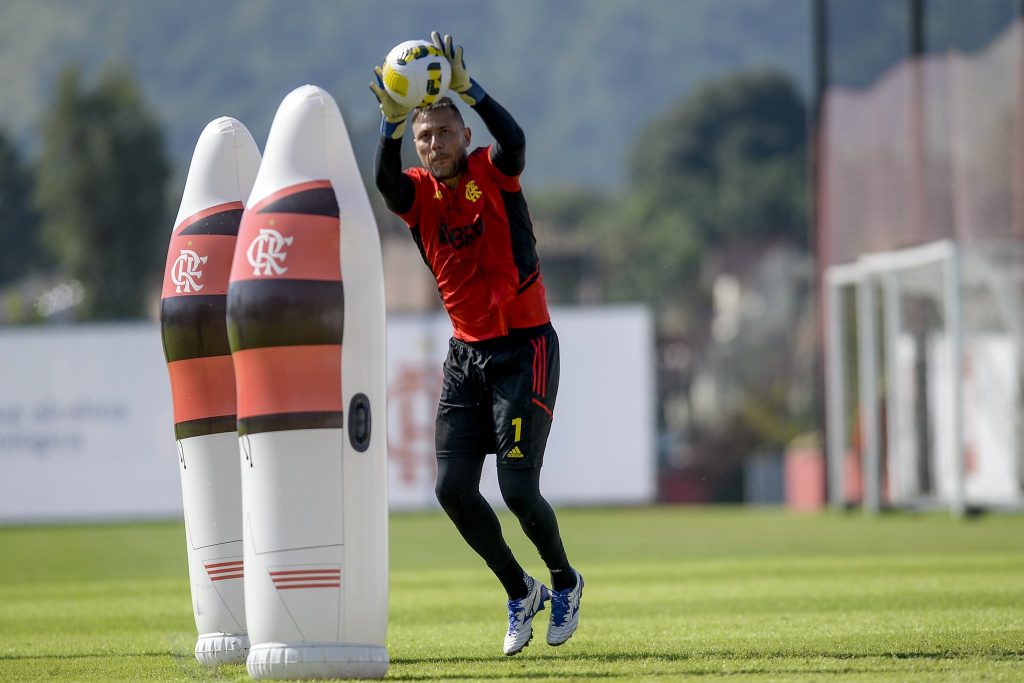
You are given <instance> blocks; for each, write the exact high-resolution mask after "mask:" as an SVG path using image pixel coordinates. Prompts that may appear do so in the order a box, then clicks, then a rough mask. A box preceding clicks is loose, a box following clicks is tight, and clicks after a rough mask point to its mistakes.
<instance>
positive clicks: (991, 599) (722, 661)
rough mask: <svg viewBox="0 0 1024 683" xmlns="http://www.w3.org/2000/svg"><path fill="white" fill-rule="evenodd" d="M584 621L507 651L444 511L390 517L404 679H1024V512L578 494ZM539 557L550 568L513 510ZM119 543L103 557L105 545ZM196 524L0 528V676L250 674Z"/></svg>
mask: <svg viewBox="0 0 1024 683" xmlns="http://www.w3.org/2000/svg"><path fill="white" fill-rule="evenodd" d="M559 521H560V523H561V526H562V530H563V535H564V537H565V540H566V545H567V548H568V550H569V552H570V556H571V557H572V559H573V561H574V562H575V563H576V564H577V565H578V566H579V568H580V569H581V570H582V571H583V572H584V574H585V575H586V578H587V589H586V593H585V598H584V613H583V618H582V621H581V627H580V630H579V632H578V633H577V635H576V636H575V637H574V638H573V639H572V640H571V641H570V642H569V643H567V644H566V645H564V646H562V647H560V648H551V647H549V646H548V645H547V644H546V643H545V642H544V630H545V628H546V620H547V616H548V612H543V613H542V614H541V616H540V618H539V619H538V628H537V632H536V634H535V637H534V641H533V643H532V644H531V645H530V647H528V648H527V649H526V650H525V651H524V652H523V653H522V654H520V655H519V656H517V657H514V658H506V657H504V656H503V655H502V654H501V640H502V637H503V635H504V629H505V626H506V613H505V611H504V599H505V598H504V595H503V593H502V592H501V590H500V588H499V587H498V585H497V582H496V581H495V580H494V579H493V577H492V576H491V575H490V573H489V572H488V571H487V570H486V568H485V567H484V566H483V563H482V562H481V561H480V560H479V559H478V558H477V557H476V556H475V555H473V554H472V552H471V551H469V549H468V548H467V547H466V546H465V544H464V543H463V542H462V540H461V538H460V537H459V536H458V534H457V533H456V532H455V530H454V528H453V527H452V526H451V523H450V522H449V521H448V520H447V519H446V518H444V517H443V516H441V515H439V514H433V513H429V514H415V515H395V516H393V517H392V520H391V526H390V541H391V543H390V547H391V601H390V622H389V630H388V649H389V653H390V656H391V659H392V665H391V669H390V672H389V676H388V677H389V678H393V679H396V680H443V679H466V680H487V681H493V680H503V679H523V678H528V679H530V680H531V681H532V680H565V679H566V678H571V679H576V680H609V679H644V680H659V679H660V680H666V681H668V680H678V679H679V678H682V677H687V676H689V677H694V678H703V677H708V676H727V677H728V678H729V679H730V680H751V681H765V680H821V679H822V678H823V677H830V678H831V677H837V678H843V679H846V680H858V681H859V680H950V679H954V680H955V679H959V680H978V679H983V678H984V679H987V680H1007V681H1010V680H1020V679H1024V517H1022V516H995V515H993V516H987V517H982V518H980V519H975V520H971V521H957V520H953V519H950V518H949V517H947V516H945V515H921V516H912V515H885V516H882V517H880V518H874V519H872V518H865V517H863V516H862V515H859V514H838V515H832V514H825V515H818V516H792V515H788V514H786V513H784V512H782V511H778V510H749V509H727V508H726V509H722V508H714V509H687V508H630V509H612V510H608V509H599V510H585V509H568V510H563V511H561V512H560V517H559ZM502 523H503V526H504V528H505V530H506V535H507V537H508V539H509V541H510V544H511V545H512V546H513V548H514V549H515V550H516V552H517V554H518V555H519V556H520V557H521V558H522V560H523V562H524V565H525V566H526V567H527V569H528V570H530V571H531V572H533V573H535V574H536V575H538V576H540V575H543V567H542V565H541V563H540V561H539V559H537V557H536V553H535V552H534V551H533V550H532V549H531V548H530V547H529V545H528V542H527V541H525V539H524V538H523V535H522V532H521V530H520V529H519V528H518V524H517V522H516V521H515V520H514V519H513V518H511V517H510V516H508V515H502ZM97 554H104V555H105V557H102V558H100V557H96V555H97ZM194 642H195V627H194V624H193V621H192V614H191V602H190V594H189V588H188V579H187V570H186V563H185V548H184V532H183V529H182V525H181V524H171V523H164V524H144V525H119V526H118V525H111V526H90V527H36V528H16V529H0V679H3V680H125V679H131V678H135V679H142V680H191V679H200V680H247V675H246V673H245V669H244V666H240V665H239V666H223V667H218V668H215V669H206V668H204V667H201V666H199V665H198V663H196V662H195V660H194V658H193V657H192V647H193V645H194Z"/></svg>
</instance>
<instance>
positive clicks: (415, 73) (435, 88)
mask: <svg viewBox="0 0 1024 683" xmlns="http://www.w3.org/2000/svg"><path fill="white" fill-rule="evenodd" d="M451 79H452V67H451V64H449V63H448V60H447V59H446V58H445V56H444V53H443V52H441V51H440V50H438V49H437V48H436V47H434V45H433V43H429V42H427V41H425V40H407V41H405V42H404V43H399V44H398V45H395V46H394V47H393V48H391V52H389V53H388V56H387V57H385V58H384V69H383V73H382V79H381V80H383V81H384V89H385V90H387V92H388V94H389V95H391V97H393V98H394V99H395V101H396V102H398V103H399V104H402V105H405V106H406V107H426V106H427V105H430V104H433V102H434V101H435V100H437V99H438V98H439V97H441V95H443V94H444V92H445V91H446V90H448V83H450V82H451Z"/></svg>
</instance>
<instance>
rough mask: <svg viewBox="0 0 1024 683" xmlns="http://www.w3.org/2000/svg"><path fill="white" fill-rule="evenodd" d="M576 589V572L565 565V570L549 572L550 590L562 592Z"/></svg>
mask: <svg viewBox="0 0 1024 683" xmlns="http://www.w3.org/2000/svg"><path fill="white" fill-rule="evenodd" d="M575 587H576V572H575V571H573V569H572V567H570V566H569V565H566V568H565V569H552V570H551V590H553V591H564V590H566V589H567V588H575Z"/></svg>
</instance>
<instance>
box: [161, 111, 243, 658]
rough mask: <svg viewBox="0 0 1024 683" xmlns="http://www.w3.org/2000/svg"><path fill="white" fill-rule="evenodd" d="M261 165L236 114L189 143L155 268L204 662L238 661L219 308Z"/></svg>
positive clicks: (227, 386)
mask: <svg viewBox="0 0 1024 683" xmlns="http://www.w3.org/2000/svg"><path fill="white" fill-rule="evenodd" d="M259 165H260V153H259V149H258V148H257V147H256V143H255V141H253V139H252V135H250V134H249V131H248V130H247V129H246V127H245V126H243V125H242V124H241V123H240V122H239V121H236V120H235V119H232V118H228V117H222V118H219V119H217V120H215V121H211V122H210V123H209V124H208V125H207V126H206V128H205V129H204V130H203V132H202V134H201V135H200V136H199V141H198V142H197V143H196V149H195V153H194V154H193V156H192V163H191V165H190V166H189V171H188V179H187V180H186V181H185V190H184V192H183V194H182V199H181V205H180V208H179V210H178V217H177V218H176V219H175V221H174V225H175V228H174V232H173V233H172V235H171V241H170V246H169V248H168V252H167V265H166V267H165V269H164V282H163V292H162V296H161V302H160V325H161V333H162V337H163V346H164V354H165V357H166V359H167V369H168V372H169V374H170V379H171V395H172V399H173V405H174V431H175V437H176V439H177V447H178V465H179V470H180V473H181V491H182V498H183V507H184V512H185V536H186V542H187V548H188V567H189V579H190V583H191V586H192V605H193V611H194V613H195V620H196V627H197V628H198V630H199V639H198V640H197V642H196V648H195V653H196V659H198V660H199V661H200V662H202V663H203V664H208V665H214V664H222V663H226V662H241V661H245V657H246V654H247V652H248V649H249V640H248V637H247V635H246V625H245V596H244V591H243V579H242V577H243V570H242V514H241V506H242V489H241V479H240V477H239V470H238V450H237V445H236V443H237V441H236V440H237V434H236V426H235V375H234V368H233V365H232V359H231V349H230V346H229V344H228V335H227V328H226V323H225V317H224V316H225V310H226V305H227V290H228V276H229V274H230V272H231V260H232V257H233V254H234V250H235V240H236V236H237V234H238V227H239V222H240V220H241V218H242V211H243V208H244V204H243V202H244V201H245V199H246V198H247V197H248V196H249V193H250V192H251V190H252V186H253V183H254V182H255V180H256V173H257V170H258V169H259Z"/></svg>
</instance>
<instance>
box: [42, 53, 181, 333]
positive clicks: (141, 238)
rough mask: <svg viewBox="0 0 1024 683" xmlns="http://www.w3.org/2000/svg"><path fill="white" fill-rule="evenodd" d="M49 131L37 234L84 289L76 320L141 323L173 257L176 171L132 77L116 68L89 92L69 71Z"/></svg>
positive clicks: (45, 136) (50, 117)
mask: <svg viewBox="0 0 1024 683" xmlns="http://www.w3.org/2000/svg"><path fill="white" fill-rule="evenodd" d="M42 130H43V140H44V143H43V148H42V153H41V156H40V159H39V168H38V171H37V182H36V188H35V200H36V205H37V206H38V208H39V212H40V220H41V222H40V231H39V236H40V238H41V239H42V242H43V245H44V246H45V248H46V249H47V251H48V252H49V254H50V255H51V256H52V258H53V260H54V262H55V263H56V264H57V265H58V266H59V268H60V269H61V271H62V272H63V273H64V274H65V275H66V276H67V277H68V278H70V279H71V282H72V283H77V284H76V285H74V286H76V287H80V288H81V290H80V291H81V302H80V309H79V313H78V315H79V316H80V317H81V318H83V319H92V320H112V319H119V318H139V317H141V316H143V315H144V314H145V313H146V312H147V311H146V307H147V304H151V303H152V296H153V292H154V290H155V288H156V286H157V283H158V282H159V281H160V274H161V268H160V266H161V264H162V263H163V257H164V255H165V254H166V242H167V230H166V224H167V223H168V222H169V221H170V220H171V218H170V214H169V211H168V201H167V198H168V197H167V178H168V175H169V172H170V164H169V162H168V160H167V156H166V152H165V151H164V146H163V134H162V132H161V130H160V128H159V126H158V125H157V123H156V121H155V120H154V118H153V116H152V114H151V113H150V112H149V111H148V108H147V107H146V105H145V103H144V102H143V98H142V94H141V92H140V91H139V88H138V86H137V85H136V83H135V79H134V78H133V77H132V75H131V74H130V73H129V72H127V71H126V70H123V69H121V68H118V67H112V68H110V69H108V70H106V71H104V72H103V73H102V74H101V75H100V77H99V79H98V81H97V82H96V84H95V85H94V86H93V87H91V88H90V87H89V86H88V85H87V84H86V83H83V79H82V75H81V73H80V72H79V71H78V70H77V69H75V68H69V69H68V70H67V71H65V72H64V74H63V75H62V77H61V79H60V82H59V84H58V86H57V94H56V97H55V101H54V104H53V108H52V109H51V111H50V113H49V115H48V116H47V117H46V118H45V120H44V121H43V125H42Z"/></svg>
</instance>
